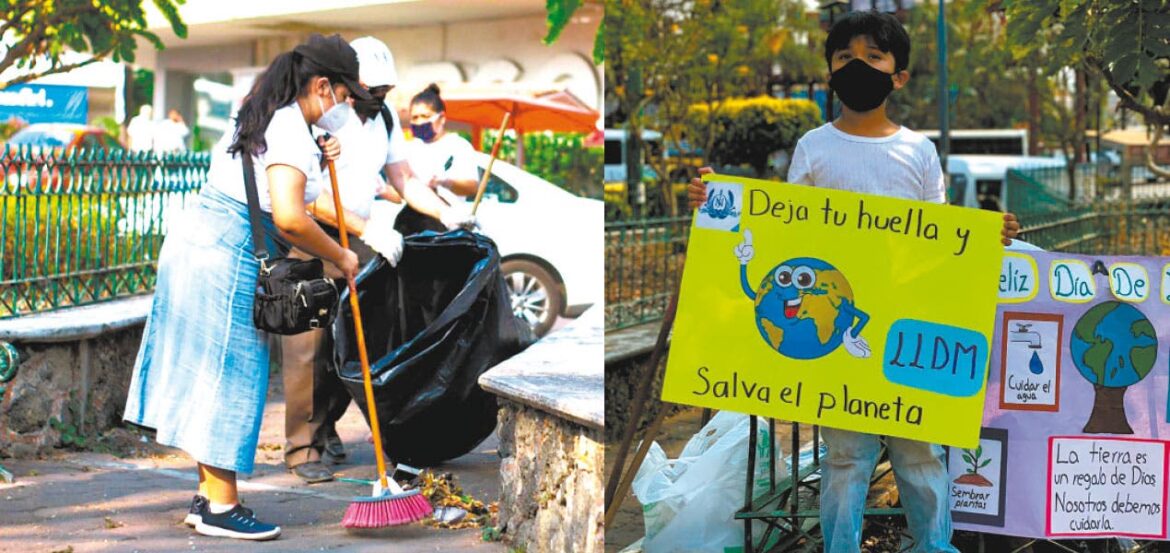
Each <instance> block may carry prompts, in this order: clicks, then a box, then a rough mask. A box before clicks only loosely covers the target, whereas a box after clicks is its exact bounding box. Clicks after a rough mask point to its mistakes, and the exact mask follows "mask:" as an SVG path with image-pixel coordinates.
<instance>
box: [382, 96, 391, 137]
mask: <svg viewBox="0 0 1170 553" xmlns="http://www.w3.org/2000/svg"><path fill="white" fill-rule="evenodd" d="M382 123H383V124H384V125H386V138H391V139H392V138H393V137H394V119H393V116H391V115H390V108H388V107H386V102H382Z"/></svg>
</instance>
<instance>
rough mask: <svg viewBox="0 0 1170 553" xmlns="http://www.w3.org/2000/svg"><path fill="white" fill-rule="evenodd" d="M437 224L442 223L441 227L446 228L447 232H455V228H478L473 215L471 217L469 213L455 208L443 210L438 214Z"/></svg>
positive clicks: (477, 222)
mask: <svg viewBox="0 0 1170 553" xmlns="http://www.w3.org/2000/svg"><path fill="white" fill-rule="evenodd" d="M439 222H441V223H443V226H445V227H447V230H455V229H457V228H463V229H467V230H476V229H478V228H479V221H478V220H477V219H476V217H475V215H472V214H471V212H470V211H467V210H465V209H461V208H458V207H455V206H451V207H449V208H447V209H444V210H443V212H442V213H440V214H439Z"/></svg>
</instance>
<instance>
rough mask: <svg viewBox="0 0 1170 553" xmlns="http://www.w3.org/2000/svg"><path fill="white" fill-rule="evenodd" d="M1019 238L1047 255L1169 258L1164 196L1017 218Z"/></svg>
mask: <svg viewBox="0 0 1170 553" xmlns="http://www.w3.org/2000/svg"><path fill="white" fill-rule="evenodd" d="M1017 215H1018V216H1019V218H1020V223H1021V225H1023V227H1024V229H1023V233H1022V234H1021V236H1020V238H1022V239H1023V240H1026V241H1028V242H1030V243H1032V244H1035V245H1036V246H1039V247H1041V248H1044V249H1046V250H1050V251H1062V252H1072V253H1085V254H1109V255H1170V195H1167V196H1161V197H1151V198H1140V199H1133V200H1119V201H1099V202H1094V203H1091V204H1083V205H1077V206H1072V207H1069V208H1067V209H1065V210H1063V211H1041V212H1035V213H1019V214H1017Z"/></svg>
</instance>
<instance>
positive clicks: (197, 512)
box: [183, 494, 207, 528]
mask: <svg viewBox="0 0 1170 553" xmlns="http://www.w3.org/2000/svg"><path fill="white" fill-rule="evenodd" d="M206 508H207V498H206V497H203V496H201V495H199V494H195V497H193V498H191V508H190V509H188V510H187V516H186V518H184V519H183V524H186V525H187V526H190V527H192V528H194V527H195V525H196V524H199V522H200V521H202V520H203V509H206Z"/></svg>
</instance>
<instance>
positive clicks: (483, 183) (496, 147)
mask: <svg viewBox="0 0 1170 553" xmlns="http://www.w3.org/2000/svg"><path fill="white" fill-rule="evenodd" d="M511 119H512V114H511V113H505V114H504V122H503V123H500V130H499V131H498V132H496V143H495V144H492V155H491V157H490V158H489V159H488V164H487V169H485V170H484V172H483V177H480V179H479V189H478V190H476V191H475V203H474V204H471V214H472V215H475V211H476V210H477V209H479V201H480V200H482V199H483V191H484V190H485V189H487V182H488V179H490V178H491V177H492V165H493V164H495V162H496V156H497V155H499V153H500V145H501V144H503V143H504V131H505V130H507V128H508V121H510V120H511ZM516 140H520V135H519V133H517V134H516Z"/></svg>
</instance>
